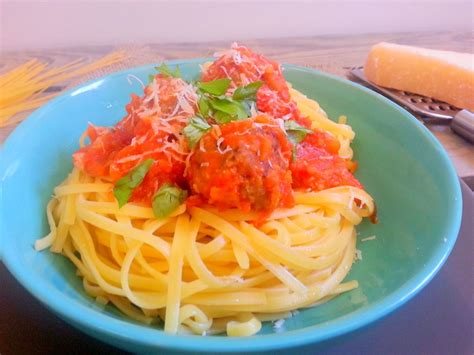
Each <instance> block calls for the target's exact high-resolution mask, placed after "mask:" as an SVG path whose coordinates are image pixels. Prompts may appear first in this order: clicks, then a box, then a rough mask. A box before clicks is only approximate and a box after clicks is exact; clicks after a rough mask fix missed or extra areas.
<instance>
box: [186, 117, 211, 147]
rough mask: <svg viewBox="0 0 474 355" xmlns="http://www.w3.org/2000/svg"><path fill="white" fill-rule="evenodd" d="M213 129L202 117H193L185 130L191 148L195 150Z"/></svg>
mask: <svg viewBox="0 0 474 355" xmlns="http://www.w3.org/2000/svg"><path fill="white" fill-rule="evenodd" d="M210 129H211V126H210V125H209V124H208V123H207V122H206V120H205V119H204V118H202V117H193V118H191V121H190V122H189V123H188V125H187V126H186V127H184V129H183V133H184V135H185V136H186V138H187V139H188V143H189V148H191V149H193V148H194V146H195V145H196V143H197V142H199V140H200V139H201V137H202V136H203V135H204V134H206V133H207V132H208V131H209V130H210Z"/></svg>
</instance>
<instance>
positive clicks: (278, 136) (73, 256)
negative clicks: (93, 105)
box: [35, 45, 375, 336]
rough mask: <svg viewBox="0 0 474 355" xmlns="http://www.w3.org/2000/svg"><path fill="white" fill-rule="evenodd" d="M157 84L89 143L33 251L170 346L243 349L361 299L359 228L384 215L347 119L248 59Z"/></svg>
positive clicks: (230, 56)
mask: <svg viewBox="0 0 474 355" xmlns="http://www.w3.org/2000/svg"><path fill="white" fill-rule="evenodd" d="M159 70H160V74H157V75H155V76H154V77H152V79H151V82H150V84H149V85H148V86H146V87H145V88H144V95H143V96H142V97H138V96H136V95H134V96H132V100H131V102H130V103H129V104H128V105H127V107H126V109H127V116H126V117H125V118H124V119H123V120H121V121H120V122H118V123H117V125H116V126H115V127H113V128H107V127H96V126H93V125H91V126H89V128H88V129H87V131H86V133H85V134H84V135H83V136H82V137H81V139H80V142H79V145H80V149H79V150H78V151H77V152H75V153H74V154H73V162H74V166H75V167H74V169H73V170H72V172H71V173H70V174H69V176H68V177H67V178H66V180H65V181H64V182H63V183H62V184H61V185H59V186H57V187H56V188H55V189H54V197H53V198H52V200H51V201H50V202H49V203H48V205H47V209H46V215H47V219H48V223H49V225H50V233H49V234H48V235H47V236H45V237H44V238H43V239H40V240H38V241H37V242H36V244H35V247H36V249H37V250H43V249H47V248H49V249H50V250H51V251H52V252H55V253H62V254H63V255H64V256H65V257H67V258H68V259H69V260H70V261H71V262H72V263H73V264H74V265H75V267H76V268H77V273H78V275H79V276H80V277H82V278H83V285H84V290H85V291H86V293H87V294H89V295H90V296H91V297H94V298H95V299H96V301H97V303H98V304H100V305H105V304H107V303H111V304H113V305H114V306H115V307H117V308H118V309H119V310H121V311H122V312H123V313H124V314H126V315H127V316H128V317H130V318H132V319H134V320H136V321H139V322H143V323H146V324H151V323H153V322H155V321H156V320H161V321H162V322H163V323H164V324H163V328H164V331H165V332H168V333H170V334H175V333H178V332H184V333H189V332H191V333H194V334H199V335H211V334H218V333H224V332H225V333H226V334H227V335H228V336H249V335H253V334H256V333H258V332H259V331H260V329H261V327H262V322H264V321H268V320H279V319H283V318H286V317H289V316H291V315H292V313H291V312H293V311H295V310H297V309H299V308H305V307H313V306H316V305H318V304H320V303H323V302H326V301H328V300H329V299H331V298H332V297H335V296H337V295H338V294H340V293H343V292H347V291H350V290H352V289H354V288H356V287H357V286H358V284H357V281H356V280H346V281H345V278H346V276H347V274H348V273H349V271H350V269H351V265H352V263H353V261H354V259H355V254H356V231H355V227H356V226H357V225H358V224H360V223H361V222H362V220H363V218H365V217H373V216H374V214H375V205H374V201H373V199H372V197H371V196H370V195H369V194H368V193H367V192H366V191H365V190H364V189H363V186H362V184H361V183H360V182H359V181H358V180H357V179H356V178H355V177H354V176H353V174H352V172H353V170H355V168H356V167H357V164H356V163H355V162H353V161H352V157H353V151H352V149H351V147H350V143H351V141H352V140H353V139H354V136H355V134H354V132H353V131H352V129H351V127H350V126H349V125H348V124H347V119H346V118H345V117H341V118H340V120H339V123H336V122H333V121H331V120H330V119H329V118H328V116H327V115H326V113H325V112H324V111H323V110H322V109H321V108H320V107H319V105H318V103H317V102H315V101H313V100H311V99H309V98H307V97H306V96H304V95H303V94H302V93H300V92H299V91H297V90H295V89H293V88H291V87H290V86H289V84H288V83H286V81H285V80H284V78H283V76H282V72H281V68H280V67H279V65H278V64H277V63H275V62H272V61H270V60H268V59H266V58H264V57H262V56H260V55H257V54H255V53H253V52H251V51H250V50H248V49H247V48H245V47H242V46H238V45H233V46H232V48H231V51H229V52H226V53H224V54H222V55H221V57H219V59H217V60H216V61H215V62H214V63H211V64H209V65H206V66H205V67H204V72H203V73H202V78H201V81H198V82H194V83H187V82H186V81H184V80H183V79H182V78H180V73H179V70H178V69H173V70H171V69H170V68H168V67H167V66H165V65H162V66H160V67H159ZM86 137H88V139H89V142H88V143H86V142H87V140H86ZM281 323H282V321H278V324H279V325H280V324H281Z"/></svg>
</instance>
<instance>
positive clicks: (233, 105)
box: [209, 97, 250, 124]
mask: <svg viewBox="0 0 474 355" xmlns="http://www.w3.org/2000/svg"><path fill="white" fill-rule="evenodd" d="M209 104H210V106H211V107H212V109H213V111H214V115H213V118H214V119H215V120H216V121H217V123H219V124H223V123H228V122H231V121H236V120H243V119H245V118H248V117H249V116H250V112H248V111H247V108H246V106H245V105H244V104H243V103H242V102H239V101H235V100H233V99H232V98H230V97H215V98H212V99H209Z"/></svg>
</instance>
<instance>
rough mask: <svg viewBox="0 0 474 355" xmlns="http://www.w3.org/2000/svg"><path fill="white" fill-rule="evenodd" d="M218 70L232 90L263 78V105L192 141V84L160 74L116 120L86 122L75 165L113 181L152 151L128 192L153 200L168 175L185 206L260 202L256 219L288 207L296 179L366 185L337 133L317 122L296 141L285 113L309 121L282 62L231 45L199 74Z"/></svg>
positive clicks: (316, 186) (310, 184) (212, 75)
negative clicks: (184, 196) (85, 140)
mask: <svg viewBox="0 0 474 355" xmlns="http://www.w3.org/2000/svg"><path fill="white" fill-rule="evenodd" d="M219 78H230V79H232V85H231V88H230V90H229V92H228V94H230V93H232V90H234V89H235V88H236V87H238V86H243V85H247V84H249V83H252V82H255V81H263V82H264V83H263V85H262V86H261V87H260V88H259V90H258V92H257V95H256V99H255V101H256V102H255V103H256V108H257V109H258V111H259V115H257V116H256V117H253V118H250V119H247V120H242V121H234V122H230V123H227V124H223V125H220V126H213V128H212V129H211V130H210V131H209V132H208V133H206V134H204V135H203V136H202V137H201V139H200V141H199V142H198V143H197V145H196V147H195V148H194V149H193V150H190V149H189V147H188V145H187V141H186V139H185V138H184V136H183V131H182V130H183V128H184V127H185V126H186V125H187V124H188V121H189V118H190V117H192V116H193V115H194V114H195V112H196V111H197V108H196V102H197V97H196V96H193V95H196V93H195V92H194V91H193V90H194V89H192V88H190V87H191V86H190V85H189V84H187V83H185V82H184V81H183V80H181V79H177V78H171V77H165V76H163V75H161V74H159V75H156V76H155V78H154V81H153V82H152V83H151V84H150V85H148V86H146V87H145V90H144V95H143V96H142V97H140V96H137V95H134V94H133V95H132V97H131V101H130V103H129V104H128V105H127V106H126V110H127V116H126V117H125V118H124V119H123V120H121V121H120V122H119V123H117V125H116V126H115V127H113V128H106V127H97V126H93V125H90V126H89V127H88V129H87V132H86V133H87V136H88V137H89V140H90V144H89V145H87V146H85V147H83V148H81V149H79V150H78V151H77V152H76V153H74V155H73V161H74V165H75V166H76V167H78V168H79V169H81V170H83V171H84V172H86V173H87V174H89V175H91V176H94V177H100V178H103V179H105V180H108V181H111V182H116V181H117V180H119V179H120V178H121V177H123V176H124V175H126V174H127V173H129V172H130V171H131V170H133V169H134V168H135V167H136V166H137V165H138V164H140V163H141V162H143V161H144V160H145V159H149V158H151V159H153V160H154V162H153V164H152V165H151V167H150V169H149V170H148V172H147V174H146V176H145V178H144V179H143V181H142V183H141V184H140V185H139V186H138V187H137V188H135V190H134V191H133V193H132V197H131V201H132V202H138V203H141V204H145V205H150V204H151V201H152V199H153V196H154V194H155V193H156V191H158V189H159V188H160V186H161V185H163V184H164V183H172V184H175V185H177V186H179V187H181V188H182V189H187V190H188V192H189V196H190V197H188V200H187V204H188V206H200V205H205V204H210V205H213V206H216V207H217V208H219V209H229V208H237V209H239V210H241V211H258V212H259V213H260V216H261V218H262V219H263V218H265V217H266V216H268V215H269V214H270V213H271V212H272V211H273V210H274V209H276V208H278V207H292V206H293V205H294V200H293V190H294V189H305V190H308V189H309V190H311V191H319V190H324V189H327V188H331V187H336V186H342V185H350V186H355V187H359V188H363V186H362V184H361V183H360V182H359V181H358V180H357V179H356V178H355V177H354V175H353V171H354V170H355V168H356V166H357V164H356V163H354V162H352V161H350V160H348V159H343V158H341V157H340V156H339V155H338V152H339V149H340V145H339V141H338V139H337V138H336V137H334V136H333V135H331V134H330V133H327V132H325V131H322V130H317V129H316V130H313V131H314V132H313V133H310V134H307V135H306V137H305V139H304V140H303V141H302V142H300V143H299V144H297V145H296V147H293V143H291V142H290V141H289V139H288V136H287V134H286V132H284V131H283V130H282V127H281V123H282V121H281V119H283V120H284V121H285V120H294V121H296V122H297V123H298V124H300V125H301V126H304V127H306V128H311V121H310V120H309V118H308V117H305V116H303V115H302V114H301V112H300V111H299V110H298V108H297V105H296V103H295V102H294V101H293V100H292V99H291V97H290V92H289V87H288V85H287V83H286V80H285V78H284V76H283V73H282V70H281V67H280V65H279V64H278V63H276V62H274V61H271V60H268V59H266V58H265V57H263V56H262V55H258V54H255V53H253V52H252V51H250V50H249V49H247V48H245V47H242V46H237V45H234V46H232V49H231V50H230V51H228V52H226V53H225V54H224V55H222V56H221V57H220V58H218V59H217V60H216V61H215V62H214V63H212V64H211V65H210V66H209V67H208V68H207V69H206V70H205V71H204V73H203V75H202V80H203V81H211V80H215V79H219ZM193 97H194V98H193ZM183 100H185V102H184V103H183ZM180 105H181V106H180ZM182 105H184V106H185V107H184V109H183V107H182ZM275 119H280V120H275ZM293 151H294V152H295V159H294V158H293Z"/></svg>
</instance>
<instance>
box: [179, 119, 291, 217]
mask: <svg viewBox="0 0 474 355" xmlns="http://www.w3.org/2000/svg"><path fill="white" fill-rule="evenodd" d="M291 149H292V148H291V144H290V143H289V142H288V140H287V138H286V136H285V133H284V132H283V131H282V130H281V129H280V127H279V126H278V125H277V124H276V123H275V122H274V121H273V120H271V119H269V118H267V117H266V116H257V117H255V118H253V119H248V120H245V121H237V122H231V123H228V124H225V125H222V126H219V127H217V128H216V127H215V128H213V130H212V131H211V132H209V133H207V134H206V135H204V136H203V137H202V138H201V141H200V142H199V146H198V147H196V149H195V151H194V152H193V154H192V156H191V158H190V161H189V166H188V171H187V179H188V182H189V186H190V189H191V190H192V192H193V194H195V195H197V197H195V198H194V201H192V200H191V203H193V204H195V205H196V204H197V205H200V204H210V205H213V206H216V207H218V208H219V209H227V208H237V209H239V210H241V211H245V212H247V211H250V210H253V211H258V212H261V214H262V215H268V214H270V213H271V212H272V211H273V210H274V209H275V208H277V207H291V206H293V204H294V201H293V192H292V188H291V172H290V170H289V161H290V159H291Z"/></svg>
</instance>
